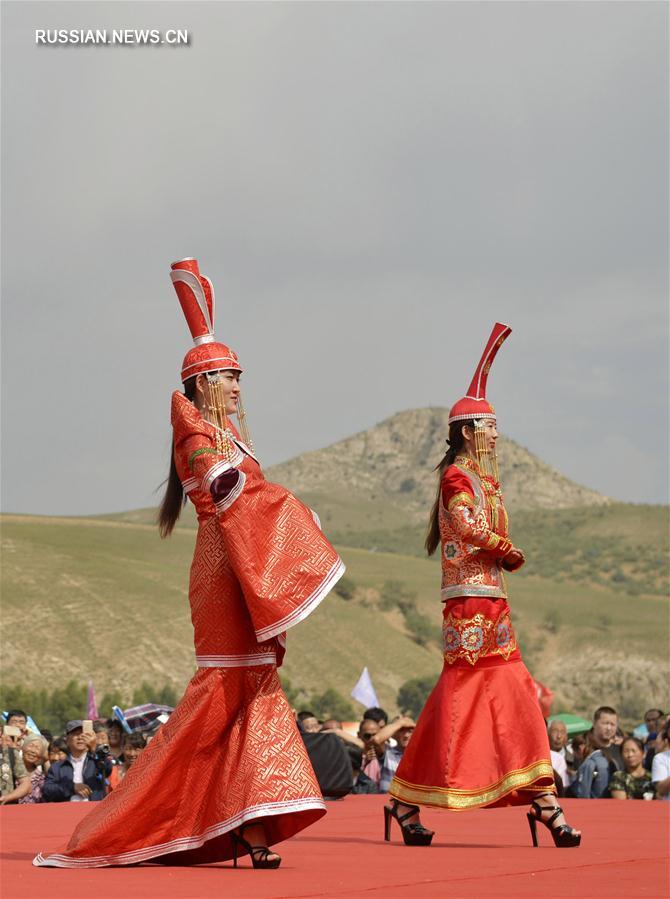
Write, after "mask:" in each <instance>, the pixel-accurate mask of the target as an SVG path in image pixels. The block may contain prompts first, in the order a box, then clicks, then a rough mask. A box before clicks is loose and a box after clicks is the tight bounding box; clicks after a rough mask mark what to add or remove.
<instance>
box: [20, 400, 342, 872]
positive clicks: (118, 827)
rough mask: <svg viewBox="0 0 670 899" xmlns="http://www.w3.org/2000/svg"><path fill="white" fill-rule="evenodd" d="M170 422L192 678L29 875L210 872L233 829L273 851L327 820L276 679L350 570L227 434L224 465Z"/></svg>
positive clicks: (207, 430)
mask: <svg viewBox="0 0 670 899" xmlns="http://www.w3.org/2000/svg"><path fill="white" fill-rule="evenodd" d="M172 424H173V429H174V446H175V451H174V453H175V463H176V467H177V472H178V474H179V476H180V479H181V481H182V485H183V487H184V490H185V491H186V492H187V493H188V495H189V497H190V499H191V500H192V501H193V503H194V504H195V508H196V512H197V516H198V525H199V526H198V535H197V540H196V547H195V553H194V557H193V563H192V566H191V577H190V585H189V601H190V605H191V620H192V622H193V629H194V637H195V653H196V663H197V665H198V671H197V673H196V674H195V675H194V677H193V679H192V680H191V682H190V683H189V685H188V687H187V688H186V693H185V694H184V697H183V699H182V700H181V702H180V703H179V705H178V706H177V708H176V709H175V711H174V712H173V714H172V715H171V716H170V718H169V720H168V721H167V723H166V724H164V725H163V727H161V728H160V730H159V731H158V733H157V734H156V736H155V737H154V738H153V740H152V741H151V742H150V743H149V745H148V747H147V748H146V750H145V751H144V752H143V753H141V755H140V756H139V758H138V760H137V761H136V762H135V763H134V764H133V766H132V767H131V768H130V769H129V771H128V773H127V775H126V776H125V778H124V779H123V781H122V782H121V783H120V785H119V786H118V787H117V788H116V789H115V790H114V791H113V792H112V793H111V794H110V795H109V796H107V798H106V799H104V800H103V801H102V802H100V803H96V804H95V805H93V806H91V811H90V813H89V814H88V815H87V816H86V817H85V818H84V819H83V820H82V821H81V822H80V824H79V825H78V826H77V828H76V829H75V831H74V833H73V835H72V837H71V838H70V841H69V843H68V844H67V847H66V848H65V849H63V850H59V851H57V852H55V853H52V854H49V853H40V854H39V855H38V856H37V857H36V858H35V860H34V862H33V864H35V865H45V866H56V867H71V868H79V867H81V868H86V867H102V866H105V865H128V864H137V863H138V862H143V861H147V860H154V861H156V862H164V863H167V864H175V865H181V864H199V863H204V862H216V861H221V860H224V859H227V858H231V857H232V851H231V839H230V831H231V830H232V829H234V828H238V827H239V826H240V825H242V824H244V823H245V822H249V821H253V822H256V823H262V824H263V825H264V827H265V835H266V842H267V844H268V845H270V846H271V845H274V844H276V843H278V842H280V841H281V840H285V839H287V838H288V837H291V836H293V835H294V834H295V833H297V832H298V831H300V830H302V829H303V828H305V827H307V826H309V825H310V824H312V823H313V822H314V821H316V820H317V819H318V818H320V817H321V816H322V815H324V814H325V805H324V802H323V798H322V796H321V791H320V790H319V786H318V784H317V781H316V778H315V776H314V771H313V769H312V766H311V764H310V761H309V759H308V757H307V753H306V751H305V746H304V743H303V740H302V738H301V737H300V734H299V733H298V730H297V727H296V724H295V721H294V719H293V715H292V713H291V709H290V707H289V704H288V702H287V700H286V697H285V696H284V693H283V691H282V689H281V685H280V683H279V678H278V675H277V667H278V665H280V664H281V661H282V659H283V655H284V648H285V638H284V633H285V631H286V630H287V629H288V628H291V627H293V626H294V625H295V624H297V623H298V622H299V621H301V620H302V619H304V618H305V617H306V616H307V615H309V614H310V612H312V611H313V610H314V609H315V608H316V607H317V606H318V604H319V603H320V602H321V600H322V599H324V597H325V596H326V594H327V593H328V592H329V590H330V589H331V588H332V587H333V586H334V585H335V583H336V582H337V580H338V579H339V577H341V575H342V574H343V572H344V565H343V564H342V561H341V560H340V558H339V556H338V555H337V553H336V552H335V550H334V549H333V547H332V546H331V545H330V543H329V542H328V541H327V540H326V538H325V537H324V535H323V534H322V533H321V530H320V528H319V527H318V525H317V523H316V521H315V516H314V515H313V513H312V512H311V511H310V510H309V509H308V508H307V507H306V506H305V505H303V503H301V502H300V501H299V500H298V499H296V497H294V496H293V495H292V494H291V493H289V492H288V491H287V490H285V489H284V488H283V487H280V486H278V485H277V484H271V483H269V482H268V481H266V480H265V478H264V477H263V475H262V473H261V469H260V466H259V464H258V462H257V461H256V459H255V457H254V456H253V455H252V453H251V451H250V450H249V448H248V447H246V446H245V445H244V444H243V443H242V441H241V440H240V439H239V437H238V435H237V433H236V432H235V431H234V430H233V429H232V427H231V428H230V429H229V431H228V435H229V438H230V439H231V441H232V443H231V447H232V453H231V454H230V458H228V457H226V456H225V455H223V454H221V453H220V452H219V451H218V450H217V429H216V428H215V427H214V426H213V425H211V424H209V423H208V422H206V421H204V420H203V419H202V418H201V416H200V414H199V412H198V411H197V409H196V408H195V407H194V406H193V405H192V403H190V402H189V401H188V400H187V399H186V398H185V397H184V395H183V394H181V393H175V394H174V395H173V402H172ZM231 485H232V486H231Z"/></svg>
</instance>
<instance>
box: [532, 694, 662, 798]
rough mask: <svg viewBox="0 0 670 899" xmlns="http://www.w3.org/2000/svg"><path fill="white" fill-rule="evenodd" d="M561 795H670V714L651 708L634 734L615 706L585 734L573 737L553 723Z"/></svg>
mask: <svg viewBox="0 0 670 899" xmlns="http://www.w3.org/2000/svg"><path fill="white" fill-rule="evenodd" d="M548 735H549V746H550V749H551V761H552V765H553V767H554V776H555V779H556V785H557V788H558V791H559V795H566V796H574V797H575V798H577V799H607V798H611V799H664V800H666V801H667V800H669V799H670V716H666V715H665V714H664V713H663V712H662V711H661V710H660V709H649V710H648V711H647V712H646V714H645V716H644V724H642V725H640V726H639V727H637V728H635V731H634V732H633V733H628V734H626V733H624V732H623V731H622V729H621V727H620V726H619V716H618V714H617V711H616V709H613V708H611V707H610V706H600V708H598V709H596V711H595V712H594V714H593V724H592V727H591V729H590V730H588V731H586V733H581V734H578V735H576V736H575V737H573V739H572V740H571V741H570V740H569V738H568V731H567V727H566V725H565V723H564V722H563V721H561V720H554V721H550V722H549V725H548Z"/></svg>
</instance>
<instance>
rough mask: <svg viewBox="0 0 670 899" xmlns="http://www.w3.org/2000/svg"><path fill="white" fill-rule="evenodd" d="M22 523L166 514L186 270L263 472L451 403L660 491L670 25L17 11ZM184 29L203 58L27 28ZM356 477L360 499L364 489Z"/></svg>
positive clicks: (469, 17)
mask: <svg viewBox="0 0 670 899" xmlns="http://www.w3.org/2000/svg"><path fill="white" fill-rule="evenodd" d="M2 14H3V117H4V123H3V124H4V128H3V168H4V178H3V184H4V198H3V218H4V225H5V226H4V228H3V263H4V264H3V296H4V307H3V410H4V411H3V457H4V464H3V508H4V509H6V510H8V511H33V512H51V513H55V512H63V513H80V512H91V513H92V512H97V511H108V510H118V509H124V508H129V507H133V506H139V505H145V504H149V503H151V502H152V501H154V497H152V494H151V490H152V489H153V487H154V486H155V485H156V484H157V483H158V482H159V481H160V480H162V478H163V477H164V471H165V469H166V466H167V457H168V450H169V421H168V416H169V393H170V390H171V389H174V388H175V387H177V386H178V371H179V364H180V361H181V358H182V356H183V354H184V352H185V351H186V349H187V348H188V343H189V340H188V332H187V329H186V326H185V323H184V322H183V320H182V318H181V313H180V312H179V310H178V306H177V303H176V297H175V296H174V294H173V290H172V287H171V285H170V283H169V280H168V276H167V272H168V267H169V263H170V262H171V261H172V260H173V259H175V258H179V257H182V256H186V255H197V256H198V257H199V259H200V260H201V266H202V269H203V271H205V272H206V273H207V274H209V275H210V276H211V277H212V278H213V280H214V284H215V287H216V290H217V297H218V308H219V311H218V317H217V318H218V326H217V333H218V336H219V337H220V339H223V340H227V341H229V342H230V343H231V344H232V345H233V346H234V347H235V348H236V349H237V351H238V352H239V353H240V355H241V357H242V361H243V364H244V365H245V366H246V369H247V371H246V373H245V376H244V381H245V391H246V396H247V406H248V411H249V417H250V421H251V425H252V430H253V433H254V436H255V439H256V442H257V444H258V448H259V452H260V453H261V455H262V458H263V460H264V461H265V462H266V463H268V464H269V463H272V462H276V461H279V460H281V459H284V458H287V457H289V456H291V455H293V454H296V453H299V452H302V451H304V450H306V449H312V448H316V447H318V446H322V445H325V444H327V443H329V442H331V441H334V440H336V439H339V438H341V437H344V436H346V435H348V434H350V433H352V432H354V431H356V430H359V429H362V428H365V427H368V426H369V425H371V424H373V423H374V422H375V421H379V420H381V419H382V418H383V417H385V416H386V415H389V414H391V413H393V412H395V411H397V410H398V409H402V408H409V407H412V406H419V405H429V404H430V405H446V404H448V403H449V402H450V401H452V400H453V399H454V398H455V397H457V396H458V395H460V394H461V393H462V392H463V391H464V390H465V388H466V387H467V384H468V382H469V379H470V374H471V371H472V368H473V367H474V364H475V363H476V361H477V358H478V355H479V353H480V351H481V348H482V346H483V343H484V341H485V339H486V337H487V335H488V330H489V328H490V325H491V324H492V323H493V321H494V320H496V319H499V320H503V321H509V322H510V324H511V325H512V326H513V328H514V334H513V336H512V338H511V339H510V341H509V343H508V344H507V345H506V346H505V348H504V350H503V351H502V352H501V354H500V356H499V359H498V360H497V362H496V367H495V369H494V372H493V375H492V377H491V380H490V392H491V396H492V398H493V400H494V402H495V403H496V407H497V408H498V411H499V414H500V416H501V419H502V426H503V430H504V431H505V432H506V433H507V434H509V435H510V436H512V437H513V438H515V439H517V440H519V441H520V442H521V443H523V444H525V445H526V446H528V447H529V448H530V449H531V450H533V451H534V452H536V453H538V454H539V455H540V456H542V457H543V458H544V459H546V460H547V461H549V462H550V463H551V464H553V465H555V466H556V467H557V468H559V469H560V470H561V471H563V472H564V473H566V474H567V475H569V476H570V477H572V478H574V479H576V480H578V481H581V482H583V483H586V484H588V485H589V486H592V487H595V488H596V489H599V490H601V491H603V492H605V493H607V494H609V495H612V496H615V497H617V498H620V499H624V500H630V501H647V502H658V501H664V500H665V498H666V496H667V484H668V481H667V462H666V460H667V400H666V397H667V326H668V321H667V308H666V300H667V287H668V284H667V267H668V253H667V244H668V228H667V193H668V190H667V188H668V184H667V150H668V146H667V108H668V105H667V101H668V96H667V94H668V91H667V62H668V46H667V24H668V22H667V19H668V10H667V7H666V6H665V5H664V4H657V3H641V4H627V3H571V4H562V3H535V4H529V3H477V4H466V3H444V4H437V3H423V4H414V3H393V4H386V3H383V4H382V3H369V4H361V3H359V4H336V3H311V4H292V3H274V4H236V3H197V2H196V3H190V2H189V3H167V4H163V3H145V4H137V3H114V4H112V3H110V4H103V3H59V2H55V3H44V4H43V3H31V4H18V3H5V4H3V9H2ZM86 26H98V27H109V28H111V27H128V28H133V27H155V28H163V29H164V28H167V27H187V28H189V30H190V32H191V34H192V42H191V46H190V47H188V48H168V47H160V48H141V47H135V48H119V47H114V48H111V47H92V48H91V47H89V48H76V47H65V48H63V47H55V48H51V47H37V46H35V45H34V43H33V41H34V34H33V31H34V28H35V27H63V28H69V27H86ZM345 480H346V475H345Z"/></svg>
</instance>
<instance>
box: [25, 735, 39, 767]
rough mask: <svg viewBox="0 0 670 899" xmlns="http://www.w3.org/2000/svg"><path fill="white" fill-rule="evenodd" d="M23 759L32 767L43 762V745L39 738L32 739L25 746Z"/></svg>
mask: <svg viewBox="0 0 670 899" xmlns="http://www.w3.org/2000/svg"><path fill="white" fill-rule="evenodd" d="M23 761H24V762H25V763H26V764H27V765H30V766H32V767H37V765H40V764H41V763H42V761H43V758H42V747H41V746H40V744H39V742H38V741H37V740H32V741H31V742H30V743H28V745H27V746H24V747H23Z"/></svg>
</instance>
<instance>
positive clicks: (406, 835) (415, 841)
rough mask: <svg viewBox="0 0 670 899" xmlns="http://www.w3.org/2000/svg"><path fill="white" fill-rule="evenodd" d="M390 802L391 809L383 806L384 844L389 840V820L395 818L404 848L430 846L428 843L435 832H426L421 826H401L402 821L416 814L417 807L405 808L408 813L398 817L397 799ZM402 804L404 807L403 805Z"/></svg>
mask: <svg viewBox="0 0 670 899" xmlns="http://www.w3.org/2000/svg"><path fill="white" fill-rule="evenodd" d="M391 802H392V803H393V807H392V808H389V807H388V805H385V806H384V839H385V840H386V842H387V843H388V842H389V841H390V839H391V818H395V819H396V821H397V822H398V825H399V827H400V830H401V831H402V838H403V840H404V841H405V846H430V841H431V840H432V839H433V834H434V833H435V831H433V830H428V829H427V828H425V827H424V826H423V824H403V821H406V820H407V819H408V818H411V817H412V815H416V814H417V813H418V811H419V807H418V806H417V805H409V806H407V807H408V808H409V811H408V812H406V813H405V814H404V815H399V814H398V806H399V805H400V803H399V802H398V800H397V799H392V800H391ZM402 804H403V805H405V803H402Z"/></svg>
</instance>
